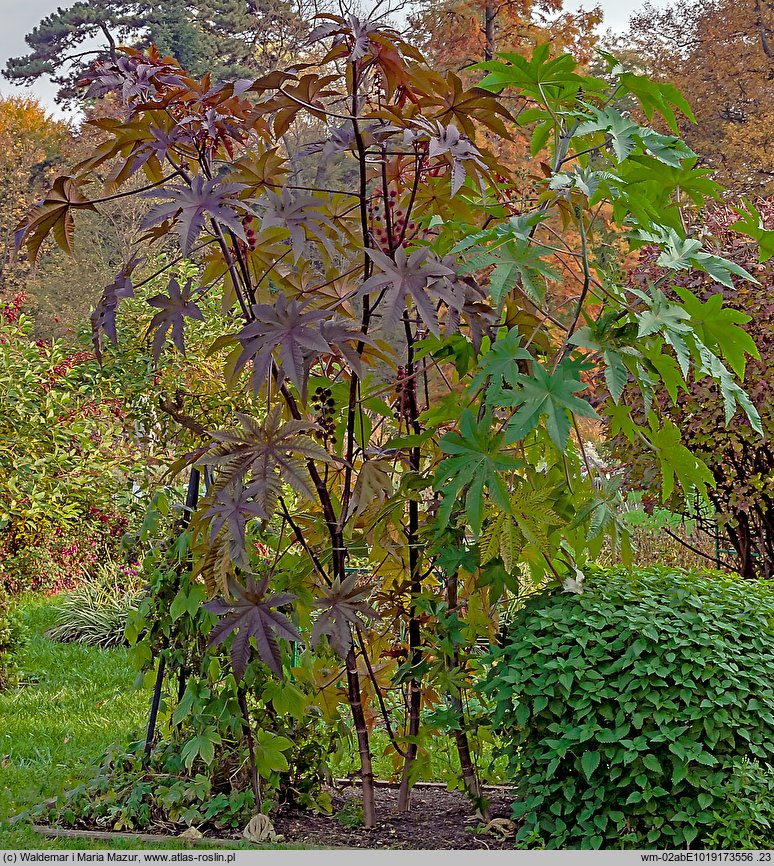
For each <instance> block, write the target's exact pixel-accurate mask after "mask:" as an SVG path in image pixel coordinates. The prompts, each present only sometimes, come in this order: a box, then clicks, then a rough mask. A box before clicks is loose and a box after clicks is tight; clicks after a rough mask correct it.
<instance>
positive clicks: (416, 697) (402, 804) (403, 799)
mask: <svg viewBox="0 0 774 866" xmlns="http://www.w3.org/2000/svg"><path fill="white" fill-rule="evenodd" d="M403 327H404V331H405V334H406V375H407V376H408V378H409V381H410V382H411V383H412V384H411V385H410V386H409V388H408V407H409V413H410V423H411V427H412V433H414V434H415V435H419V433H420V432H421V428H420V424H419V420H418V419H419V407H418V406H417V398H416V383H415V378H414V376H415V371H414V334H413V333H412V331H411V323H410V321H409V316H408V311H407V310H406V311H404V313H403ZM420 459H421V452H420V449H419V448H418V447H414V448H411V449H409V468H410V470H411V471H412V472H419V466H420ZM407 530H408V531H407V533H406V538H407V542H408V558H409V581H410V584H411V605H410V608H409V626H408V632H409V658H410V660H411V667H412V669H413V671H414V674H413V675H412V677H411V681H410V683H409V726H408V734H409V737H410V738H411V741H410V742H409V744H408V746H407V747H406V758H405V760H404V762H403V774H402V776H401V780H400V791H399V793H398V809H399V810H400V811H401V812H408V811H409V808H410V806H411V768H412V765H413V763H414V761H415V759H416V756H417V742H416V741H417V737H418V736H419V723H420V715H421V712H422V683H421V682H420V680H419V679H418V677H417V675H416V670H417V669H418V667H419V665H420V664H421V663H422V646H421V645H422V635H421V632H420V627H419V617H418V611H417V605H416V599H417V598H418V597H419V595H420V594H421V592H422V574H421V569H420V562H421V558H420V556H419V548H418V544H419V503H418V502H417V501H416V499H413V498H412V499H409V503H408V527H407Z"/></svg>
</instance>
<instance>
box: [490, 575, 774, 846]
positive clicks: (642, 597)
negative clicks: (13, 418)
mask: <svg viewBox="0 0 774 866" xmlns="http://www.w3.org/2000/svg"><path fill="white" fill-rule="evenodd" d="M582 586H583V591H582V592H581V593H580V594H577V593H576V592H563V591H561V590H550V591H547V592H545V593H543V594H541V595H539V596H537V597H534V598H532V599H530V600H528V601H527V602H526V604H525V606H524V607H523V608H522V609H521V610H519V611H518V612H517V614H516V616H515V618H514V620H513V622H512V623H511V626H510V630H509V636H508V639H507V642H506V643H505V645H504V647H503V648H502V649H498V650H496V651H495V652H494V657H493V659H492V667H491V670H490V673H489V677H488V681H487V683H486V684H485V685H484V690H485V691H486V692H487V693H488V694H489V695H491V697H492V699H493V701H494V720H493V721H494V724H495V726H496V728H497V729H498V731H499V733H500V735H501V737H502V742H503V745H502V748H503V750H504V752H505V753H506V754H507V756H508V759H509V763H510V771H511V775H512V778H513V779H514V780H515V781H516V784H517V788H518V797H517V800H516V803H515V805H514V817H516V818H519V819H523V823H522V825H521V827H520V829H519V832H518V834H517V842H521V843H522V844H537V845H542V846H545V847H550V848H568V847H569V848H573V847H578V848H603V847H605V848H620V847H626V848H631V847H636V848H649V847H656V848H659V847H661V848H663V847H674V848H679V847H684V846H685V845H692V844H709V842H708V840H710V838H711V834H712V832H713V831H714V830H715V824H716V821H717V814H718V813H721V812H723V811H724V808H725V801H726V798H727V796H728V785H729V784H730V783H731V782H732V780H733V778H734V775H735V774H736V769H735V767H736V766H737V765H738V762H739V761H740V760H743V759H744V758H748V757H749V758H757V759H760V760H761V761H762V762H771V761H772V758H773V757H774V736H772V734H774V715H772V711H773V710H774V584H772V583H771V582H763V581H749V580H748V581H742V580H741V579H737V578H732V577H728V576H725V575H721V574H717V573H701V572H687V571H678V570H668V569H664V568H649V569H645V570H641V571H639V572H637V573H628V572H626V571H623V570H618V571H612V572H603V571H595V572H593V573H591V574H588V575H587V577H586V580H585V582H584V584H583V585H582ZM573 588H574V589H577V588H578V587H573Z"/></svg>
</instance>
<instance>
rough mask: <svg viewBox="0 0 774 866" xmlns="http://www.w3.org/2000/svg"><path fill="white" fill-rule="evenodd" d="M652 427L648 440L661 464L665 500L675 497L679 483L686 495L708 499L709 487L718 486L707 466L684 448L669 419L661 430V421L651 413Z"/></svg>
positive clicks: (678, 432) (649, 420) (650, 422)
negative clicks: (694, 494) (676, 485)
mask: <svg viewBox="0 0 774 866" xmlns="http://www.w3.org/2000/svg"><path fill="white" fill-rule="evenodd" d="M648 423H649V424H650V431H649V435H648V438H649V439H650V442H651V444H652V445H653V447H654V448H655V449H656V453H657V455H658V459H659V463H660V464H661V492H662V495H663V497H664V499H668V498H669V496H670V495H671V493H672V491H673V490H674V488H675V481H677V483H678V484H679V485H680V487H682V489H683V490H684V491H685V493H686V494H687V493H689V492H690V491H692V490H696V491H697V492H698V493H699V494H700V495H701V496H702V497H703V498H705V499H706V497H707V487H714V486H715V478H714V477H713V475H712V472H710V470H709V468H708V466H707V464H706V463H705V462H704V461H703V460H701V459H700V458H698V457H697V456H696V455H695V454H693V453H692V452H691V451H689V450H688V449H687V448H686V447H685V445H683V443H682V442H681V441H680V431H679V430H678V428H677V427H676V426H675V425H674V424H673V423H672V422H671V421H669V420H668V419H666V420H664V422H663V424H662V425H661V426H659V423H658V418H656V416H655V414H653V413H651V414H650V417H649V419H648Z"/></svg>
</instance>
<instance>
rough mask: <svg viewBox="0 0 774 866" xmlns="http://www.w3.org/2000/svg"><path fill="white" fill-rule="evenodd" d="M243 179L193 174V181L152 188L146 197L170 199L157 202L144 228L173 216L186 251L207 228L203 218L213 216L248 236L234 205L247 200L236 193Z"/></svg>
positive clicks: (241, 204)
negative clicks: (222, 179)
mask: <svg viewBox="0 0 774 866" xmlns="http://www.w3.org/2000/svg"><path fill="white" fill-rule="evenodd" d="M244 188H245V187H244V184H241V183H221V182H220V181H219V180H218V179H217V178H213V179H212V180H207V179H206V178H204V177H202V176H201V175H195V176H194V177H192V178H191V185H190V186H188V185H187V184H182V183H180V184H170V185H169V186H165V187H160V188H158V189H155V190H153V191H151V192H147V193H143V194H142V197H143V198H153V199H159V198H163V199H167V201H164V202H162V203H161V204H156V205H154V206H153V207H152V208H151V209H150V210H149V211H148V213H147V215H146V217H145V219H144V220H143V221H142V228H151V227H152V226H156V225H159V224H160V223H163V222H164V221H165V220H168V219H174V220H175V222H176V226H177V232H178V234H179V236H180V248H181V250H182V252H183V254H184V255H187V254H188V252H189V251H190V250H191V247H192V246H193V245H194V243H195V242H196V239H197V238H198V237H199V235H200V234H201V232H202V231H203V229H204V222H205V220H206V219H207V217H211V218H212V219H214V220H215V221H216V222H218V223H220V224H221V225H223V226H225V227H226V228H228V229H230V230H231V231H232V232H234V234H235V235H236V236H237V237H239V238H241V239H242V240H245V231H244V227H243V226H242V221H241V219H240V218H239V215H238V214H237V211H236V210H235V209H234V208H235V207H241V208H242V209H244V204H243V203H242V202H240V201H239V199H237V198H236V197H235V196H236V195H237V193H239V192H240V191H241V190H243V189H244Z"/></svg>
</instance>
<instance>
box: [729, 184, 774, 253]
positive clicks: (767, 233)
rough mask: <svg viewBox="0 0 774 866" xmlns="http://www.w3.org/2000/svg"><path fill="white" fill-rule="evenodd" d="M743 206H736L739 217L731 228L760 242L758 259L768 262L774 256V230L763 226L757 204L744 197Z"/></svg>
mask: <svg viewBox="0 0 774 866" xmlns="http://www.w3.org/2000/svg"><path fill="white" fill-rule="evenodd" d="M742 201H743V203H744V204H743V206H742V207H738V208H735V210H736V212H737V213H738V214H739V217H740V219H738V220H737V221H736V222H735V223H733V225H732V226H731V228H732V229H733V230H734V231H737V232H740V233H741V234H743V235H747V236H748V237H751V238H752V239H753V240H754V241H756V243H757V244H758V261H759V262H761V263H763V262H767V261H768V260H769V259H770V258H771V257H772V256H774V231H772V230H771V229H765V228H764V227H763V218H762V217H761V215H760V214H759V213H758V210H757V209H756V207H755V205H754V204H752V202H750V201H749V200H748V199H746V198H743V199H742Z"/></svg>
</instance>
